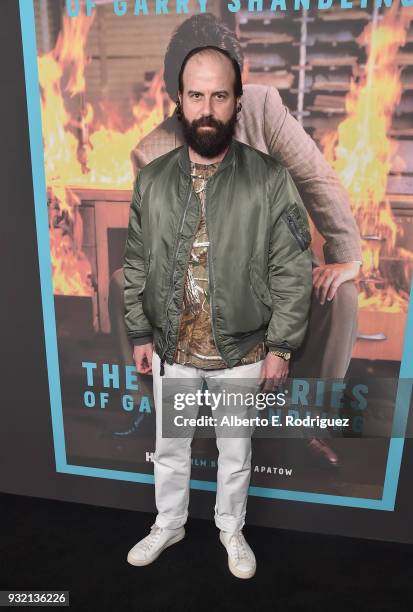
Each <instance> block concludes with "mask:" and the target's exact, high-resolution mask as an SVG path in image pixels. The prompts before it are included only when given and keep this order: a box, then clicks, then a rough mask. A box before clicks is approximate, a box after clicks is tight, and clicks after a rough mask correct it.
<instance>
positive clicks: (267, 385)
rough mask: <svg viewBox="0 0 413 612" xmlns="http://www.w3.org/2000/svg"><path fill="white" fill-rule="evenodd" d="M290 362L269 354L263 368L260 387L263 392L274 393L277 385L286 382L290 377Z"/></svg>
mask: <svg viewBox="0 0 413 612" xmlns="http://www.w3.org/2000/svg"><path fill="white" fill-rule="evenodd" d="M288 367H289V364H288V361H285V359H283V358H282V357H277V355H273V354H272V353H268V354H267V356H266V358H265V359H264V363H263V364H262V368H261V376H260V381H259V382H260V385H262V390H263V391H272V390H273V389H274V387H275V386H276V385H279V384H281V383H283V382H285V380H286V378H287V376H288Z"/></svg>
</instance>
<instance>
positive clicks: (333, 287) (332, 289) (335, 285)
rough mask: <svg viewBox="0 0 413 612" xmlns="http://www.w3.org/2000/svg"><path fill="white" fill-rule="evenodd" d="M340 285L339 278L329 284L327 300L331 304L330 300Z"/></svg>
mask: <svg viewBox="0 0 413 612" xmlns="http://www.w3.org/2000/svg"><path fill="white" fill-rule="evenodd" d="M342 283H343V281H342V280H341V278H340V276H338V277H337V278H336V279H334V281H333V282H332V283H331V285H330V288H329V290H328V293H327V300H328V301H329V302H331V300H332V299H333V298H334V296H335V294H336V293H337V289H338V288H339V287H340V285H341V284H342Z"/></svg>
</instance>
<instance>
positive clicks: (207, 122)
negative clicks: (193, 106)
mask: <svg viewBox="0 0 413 612" xmlns="http://www.w3.org/2000/svg"><path fill="white" fill-rule="evenodd" d="M222 125H223V123H222V121H217V120H216V119H214V117H210V116H209V117H201V118H200V119H194V121H192V127H194V128H198V127H214V128H217V129H219V128H220V127H221V126H222Z"/></svg>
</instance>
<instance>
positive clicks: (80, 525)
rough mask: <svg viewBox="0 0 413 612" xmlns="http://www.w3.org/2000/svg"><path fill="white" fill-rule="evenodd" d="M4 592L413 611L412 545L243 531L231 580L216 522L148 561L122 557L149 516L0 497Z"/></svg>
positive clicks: (229, 606) (113, 601)
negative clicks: (133, 562)
mask: <svg viewBox="0 0 413 612" xmlns="http://www.w3.org/2000/svg"><path fill="white" fill-rule="evenodd" d="M0 503H1V526H2V530H1V531H2V533H1V549H2V550H1V559H2V569H1V572H0V589H2V590H6V589H14V590H16V589H21V590H42V589H45V590H46V589H47V590H52V589H60V590H69V591H70V608H71V609H73V610H91V609H98V610H111V611H114V612H115V611H116V612H118V611H123V610H125V611H127V610H133V611H146V610H156V611H158V610H159V611H163V610H165V611H167V610H174V611H175V610H176V611H178V610H179V611H181V610H190V611H193V610H194V611H195V610H199V609H201V610H211V612H212V611H214V612H215V611H216V610H236V611H238V610H240V611H241V610H248V611H255V610H280V611H282V612H283V611H284V610H287V611H289V610H297V611H298V610H303V611H306V612H308V611H311V610H329V611H331V612H335V611H337V610H347V611H348V610H350V611H352V610H354V611H358V610H374V611H381V610H386V611H387V610H388V611H393V610H406V611H407V610H411V609H412V605H413V546H412V545H403V544H395V543H389V542H379V541H372V540H357V539H352V538H343V537H337V536H330V535H319V534H309V533H301V532H291V531H281V530H276V529H266V528H262V527H252V526H251V527H246V528H245V530H244V533H245V535H246V536H247V539H248V541H249V542H250V544H251V545H252V547H253V549H254V552H255V554H256V557H257V564H258V569H257V573H256V575H255V577H254V578H253V579H251V580H239V579H237V578H234V577H233V576H232V575H231V574H230V573H229V571H228V569H227V565H226V552H225V550H224V548H223V546H222V545H221V544H220V543H219V541H218V532H217V530H216V528H215V526H214V525H213V523H212V522H207V521H201V520H190V521H189V522H188V524H187V536H186V538H185V539H184V540H183V541H182V542H180V543H178V544H177V545H175V546H173V547H171V548H169V549H168V550H166V551H165V552H164V553H163V554H162V555H161V557H160V558H159V559H158V560H157V561H156V562H155V563H154V564H153V565H150V566H148V567H145V568H135V567H131V566H129V565H128V564H127V562H126V554H127V552H128V550H129V548H131V547H132V546H133V545H134V544H135V543H136V541H137V540H139V539H140V538H141V537H142V536H143V535H146V532H147V531H148V530H149V528H150V526H151V524H152V522H153V518H154V517H153V515H149V514H144V513H137V512H131V511H127V510H114V509H109V508H102V507H97V506H86V505H81V504H71V503H67V502H60V501H53V500H44V499H38V498H30V497H21V496H15V495H7V494H1V495H0Z"/></svg>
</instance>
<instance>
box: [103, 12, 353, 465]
mask: <svg viewBox="0 0 413 612" xmlns="http://www.w3.org/2000/svg"><path fill="white" fill-rule="evenodd" d="M208 44H210V45H215V46H218V47H220V48H222V49H226V50H227V51H229V52H230V53H231V54H232V55H233V56H234V57H235V58H236V59H237V60H238V63H239V65H240V67H241V68H243V66H244V58H243V53H242V49H241V45H240V43H239V40H238V39H237V37H236V35H235V34H234V33H233V32H232V31H231V30H230V29H229V28H228V27H227V26H226V25H225V24H223V23H222V21H220V20H219V19H218V18H217V17H215V16H214V15H212V14H209V13H206V14H200V15H194V16H193V17H190V18H189V19H187V20H186V21H184V22H183V23H182V24H181V25H180V26H179V27H178V28H177V30H176V31H175V33H174V34H173V36H172V38H171V40H170V43H169V46H168V49H167V52H166V54H165V62H164V79H165V85H166V90H167V92H168V94H169V96H170V97H171V99H172V100H176V99H177V75H178V72H179V68H180V66H181V63H182V60H183V58H184V57H185V55H186V54H187V53H188V52H189V51H190V50H191V49H192V48H194V47H197V46H198V45H208ZM242 105H243V110H242V113H240V114H239V116H238V120H237V122H236V125H235V138H236V139H237V140H239V141H241V142H244V143H246V144H249V145H251V146H253V147H254V148H256V149H259V150H260V151H263V152H265V153H268V154H269V155H271V156H272V157H274V158H275V159H276V160H277V161H279V162H280V163H282V164H283V165H284V166H285V167H286V168H287V169H288V171H289V173H290V175H291V177H292V178H293V180H294V182H295V184H296V186H297V188H298V191H299V193H300V195H301V197H302V200H303V203H304V205H305V207H306V209H307V212H308V213H309V215H310V217H311V219H312V221H313V222H314V224H315V226H316V228H317V230H318V231H319V233H320V234H321V236H322V237H323V239H324V240H325V242H324V246H323V250H324V259H325V263H324V262H321V261H320V260H319V259H318V257H316V255H315V253H314V252H313V289H314V291H313V296H312V304H311V312H310V321H309V326H308V331H307V335H306V338H305V341H304V343H303V345H302V347H301V349H300V350H298V351H297V352H296V353H295V355H294V359H293V360H292V363H291V372H290V374H291V376H293V377H304V378H305V377H308V378H330V379H332V378H344V377H345V375H346V372H347V368H348V365H349V363H350V359H351V353H352V350H353V345H354V342H355V339H356V333H357V290H356V287H355V285H354V282H353V279H354V278H355V277H356V276H357V274H358V271H359V267H360V263H361V259H362V255H361V246H360V235H359V231H358V228H357V225H356V223H355V221H354V218H353V216H352V213H351V210H350V205H349V200H348V195H347V193H346V191H345V189H344V188H343V187H342V186H341V184H340V182H339V180H338V178H337V175H336V174H335V172H334V171H333V170H332V169H331V167H330V166H329V165H328V164H327V162H326V161H325V159H324V158H323V156H322V154H321V153H320V151H319V149H318V148H317V146H316V144H315V142H314V141H313V140H312V139H311V138H310V136H308V135H307V134H306V132H305V131H304V130H303V128H302V127H301V125H300V124H299V123H298V122H297V121H296V120H295V119H294V117H293V116H292V115H291V114H290V113H289V112H288V110H287V108H286V107H285V106H284V105H283V103H282V101H281V98H280V95H279V93H278V91H277V90H276V89H275V88H274V87H268V86H266V85H248V84H247V85H244V87H243V97H242ZM183 142H184V138H183V134H182V125H181V122H180V121H179V120H178V117H177V113H176V112H174V113H173V115H172V116H170V117H168V118H167V119H165V121H163V122H162V123H161V124H160V125H159V126H158V127H157V128H155V129H154V130H153V131H152V132H151V133H150V134H148V135H147V136H146V137H145V138H143V140H141V142H140V143H139V144H138V145H137V147H136V148H135V149H134V151H133V153H132V160H133V164H134V168H135V173H138V172H139V171H140V170H141V169H142V168H144V167H145V165H146V164H148V163H149V162H150V161H152V160H153V159H155V158H156V157H159V156H160V155H163V154H164V153H167V152H168V151H171V150H173V149H175V148H176V147H178V146H180V145H182V144H183ZM123 286H124V278H123V271H122V270H118V271H116V272H115V273H114V275H113V277H112V279H111V284H110V295H109V308H110V314H111V325H112V329H113V330H114V331H115V337H116V338H117V340H118V342H119V344H120V348H121V352H122V355H123V357H124V359H125V362H126V363H130V362H131V358H132V352H131V347H130V344H129V342H128V339H127V337H126V334H125V331H124V323H123ZM143 417H144V415H143V414H138V416H137V417H136V419H135V421H134V424H133V425H132V427H131V429H130V430H128V431H125V432H119V433H120V434H121V435H128V434H133V433H134V432H135V431H138V428H139V425H140V423H141V421H142V419H143ZM309 450H310V451H311V452H312V454H313V455H314V457H316V458H317V460H321V461H322V462H324V464H325V465H327V466H329V467H336V466H337V465H338V462H339V459H338V457H337V455H336V454H335V453H334V452H333V450H332V449H331V448H330V447H329V446H328V445H327V444H326V442H325V439H324V440H322V439H321V438H320V439H318V438H313V439H311V440H310V441H309Z"/></svg>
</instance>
